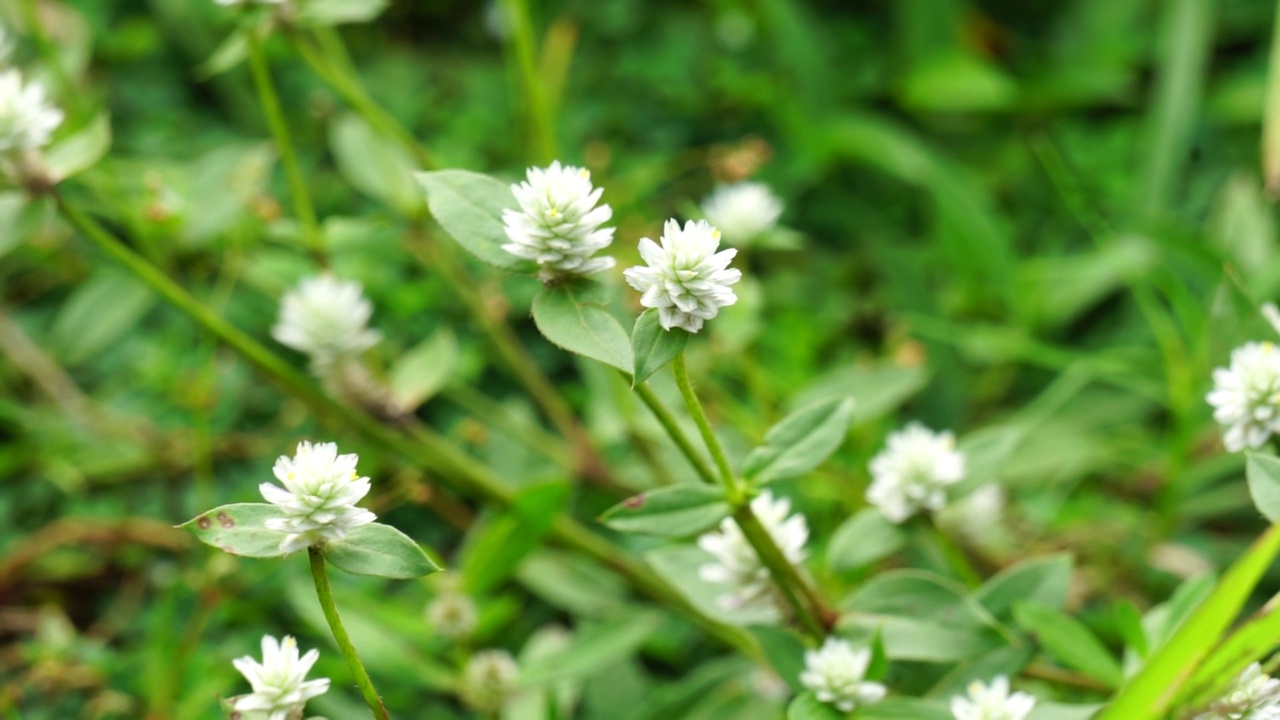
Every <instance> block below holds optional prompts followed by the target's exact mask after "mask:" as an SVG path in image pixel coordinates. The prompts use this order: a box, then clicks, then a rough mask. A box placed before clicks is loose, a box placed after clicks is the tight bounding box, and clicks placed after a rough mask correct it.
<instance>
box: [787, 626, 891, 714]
mask: <svg viewBox="0 0 1280 720" xmlns="http://www.w3.org/2000/svg"><path fill="white" fill-rule="evenodd" d="M870 665H871V650H869V649H867V648H860V649H858V650H854V649H853V646H852V645H850V644H849V641H848V640H840V639H838V638H834V637H828V638H827V641H826V642H824V643H823V644H822V648H821V649H819V650H809V651H806V652H805V654H804V671H803V672H801V673H800V684H802V685H804V686H805V687H806V688H808V689H809V690H810V691H812V692H813V694H814V695H815V696H817V698H818V700H821V701H822V702H824V703H830V704H832V705H835V706H836V708H837V709H839V710H840V711H841V712H849V711H851V710H853V709H854V708H860V707H865V706H867V705H871V704H873V703H877V702H880V700H882V699H884V695H885V687H884V685H881V684H880V683H878V682H871V681H868V680H866V679H865V678H866V676H867V667H869V666H870Z"/></svg>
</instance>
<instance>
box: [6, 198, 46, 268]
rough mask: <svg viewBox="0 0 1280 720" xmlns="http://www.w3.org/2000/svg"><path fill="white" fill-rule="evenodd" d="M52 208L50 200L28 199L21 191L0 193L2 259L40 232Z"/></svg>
mask: <svg viewBox="0 0 1280 720" xmlns="http://www.w3.org/2000/svg"><path fill="white" fill-rule="evenodd" d="M51 207H52V206H51V204H50V202H49V199H48V198H28V197H27V194H26V193H25V192H23V191H21V190H15V191H12V192H0V257H4V256H5V254H6V253H8V252H9V251H10V250H12V249H14V248H15V247H17V246H18V245H19V244H21V243H24V242H26V241H27V239H28V238H30V237H31V236H32V235H33V234H35V233H36V232H37V231H38V230H40V228H41V227H42V226H43V225H44V224H45V222H47V219H48V218H49V216H50V210H51Z"/></svg>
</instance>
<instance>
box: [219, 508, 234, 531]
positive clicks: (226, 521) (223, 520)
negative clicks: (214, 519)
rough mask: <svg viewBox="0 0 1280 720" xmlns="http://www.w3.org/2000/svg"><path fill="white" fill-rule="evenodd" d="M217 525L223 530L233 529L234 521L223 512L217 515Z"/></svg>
mask: <svg viewBox="0 0 1280 720" xmlns="http://www.w3.org/2000/svg"><path fill="white" fill-rule="evenodd" d="M218 524H219V525H221V526H222V527H224V528H233V527H235V526H236V521H235V520H232V519H231V516H230V515H228V514H227V511H226V510H223V511H222V512H220V513H218Z"/></svg>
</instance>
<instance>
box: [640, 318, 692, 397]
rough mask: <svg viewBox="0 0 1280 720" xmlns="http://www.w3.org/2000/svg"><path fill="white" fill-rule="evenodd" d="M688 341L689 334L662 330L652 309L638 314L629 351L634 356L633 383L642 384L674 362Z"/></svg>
mask: <svg viewBox="0 0 1280 720" xmlns="http://www.w3.org/2000/svg"><path fill="white" fill-rule="evenodd" d="M688 341H689V333H687V332H685V331H684V330H681V329H680V328H674V329H672V330H664V329H662V325H661V324H660V323H659V322H658V311H657V310H654V309H652V308H650V309H648V310H645V311H644V312H642V313H640V317H638V318H636V326H635V328H634V329H632V331H631V351H632V353H633V354H634V355H635V359H636V360H635V362H636V372H635V380H634V382H638V383H640V382H644V381H645V380H646V379H648V377H649V376H650V375H652V374H654V373H655V372H657V371H659V370H661V369H662V367H663V366H664V365H666V364H667V363H669V362H671V361H672V360H675V358H676V356H677V355H679V354H680V351H681V350H684V346H685V343H687V342H688Z"/></svg>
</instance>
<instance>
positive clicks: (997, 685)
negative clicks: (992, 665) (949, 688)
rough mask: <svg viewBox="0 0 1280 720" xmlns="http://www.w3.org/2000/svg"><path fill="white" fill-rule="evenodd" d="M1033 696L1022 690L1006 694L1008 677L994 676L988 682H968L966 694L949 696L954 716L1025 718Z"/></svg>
mask: <svg viewBox="0 0 1280 720" xmlns="http://www.w3.org/2000/svg"><path fill="white" fill-rule="evenodd" d="M1035 706H1036V699H1035V698H1034V697H1033V696H1031V695H1028V694H1026V693H1023V692H1016V693H1013V694H1012V695H1010V694H1009V678H1007V677H1005V676H1004V675H1000V676H997V677H996V678H995V679H993V680H992V681H991V684H990V685H983V684H982V683H980V682H976V681H975V682H972V683H969V696H968V697H964V696H960V695H957V696H956V697H953V698H951V714H952V715H953V716H955V720H1026V718H1027V715H1029V714H1031V709H1032V708H1034V707H1035Z"/></svg>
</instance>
